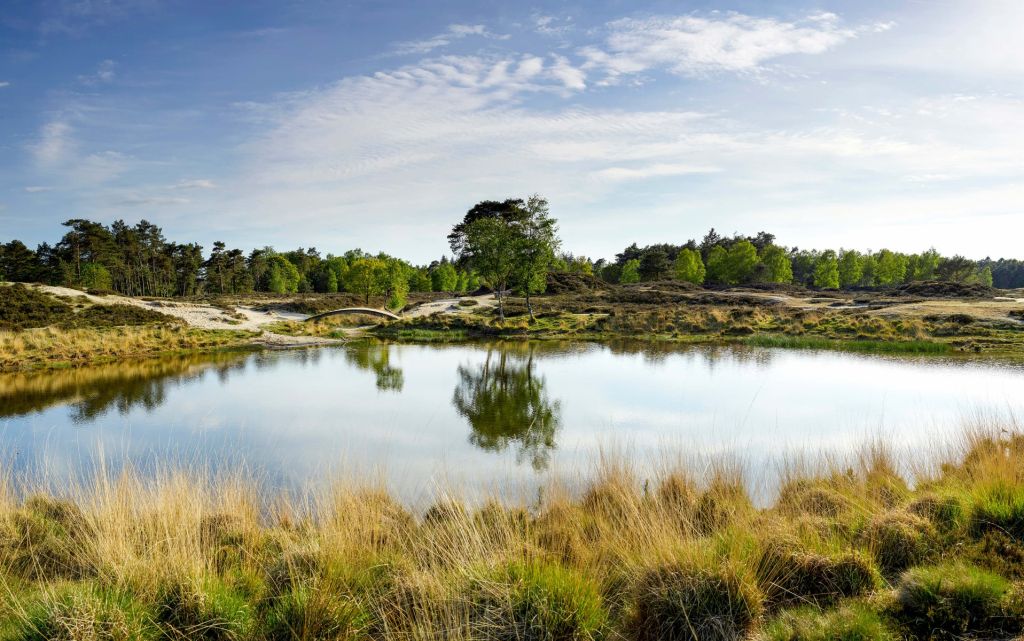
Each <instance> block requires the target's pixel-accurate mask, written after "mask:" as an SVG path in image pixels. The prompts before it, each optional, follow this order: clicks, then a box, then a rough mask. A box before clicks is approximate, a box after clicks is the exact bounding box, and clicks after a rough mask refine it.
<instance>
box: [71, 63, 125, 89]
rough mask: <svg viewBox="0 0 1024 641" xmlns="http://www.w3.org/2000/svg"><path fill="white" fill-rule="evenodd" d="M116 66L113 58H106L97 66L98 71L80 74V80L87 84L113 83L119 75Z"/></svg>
mask: <svg viewBox="0 0 1024 641" xmlns="http://www.w3.org/2000/svg"><path fill="white" fill-rule="evenodd" d="M116 67H117V63H116V62H114V61H113V60H104V61H103V62H101V63H100V64H99V65H98V66H97V67H96V71H95V72H94V73H91V74H88V75H83V76H78V82H80V83H82V84H83V85H87V86H95V85H101V84H108V83H111V82H113V81H114V77H115V76H116V75H117V73H116V72H115V71H114V69H115V68H116Z"/></svg>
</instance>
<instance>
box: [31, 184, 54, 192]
mask: <svg viewBox="0 0 1024 641" xmlns="http://www.w3.org/2000/svg"><path fill="white" fill-rule="evenodd" d="M52 190H53V187H42V186H39V185H29V186H28V187H25V193H27V194H39V193H42V192H45V191H52Z"/></svg>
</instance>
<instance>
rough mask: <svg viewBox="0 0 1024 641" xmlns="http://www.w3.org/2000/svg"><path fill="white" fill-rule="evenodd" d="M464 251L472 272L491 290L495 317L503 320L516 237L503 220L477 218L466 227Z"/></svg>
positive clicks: (505, 220)
mask: <svg viewBox="0 0 1024 641" xmlns="http://www.w3.org/2000/svg"><path fill="white" fill-rule="evenodd" d="M464 236H465V238H464V240H463V251H464V252H465V254H464V255H463V256H460V259H462V258H468V260H469V262H470V264H471V265H472V266H473V269H474V270H476V271H477V272H478V273H479V274H480V276H481V277H483V279H484V280H485V281H487V283H488V284H489V285H490V286H491V288H492V289H493V290H494V295H495V297H496V298H497V299H498V316H499V317H500V318H501V320H503V321H504V320H505V290H506V289H507V288H508V283H509V280H511V278H512V274H513V270H514V269H515V260H516V249H517V248H516V242H517V235H516V233H515V231H514V230H513V228H512V225H511V224H510V223H509V221H508V220H507V219H504V218H491V217H488V218H479V219H477V220H475V221H474V222H472V223H470V224H469V225H467V226H466V228H465V232H464Z"/></svg>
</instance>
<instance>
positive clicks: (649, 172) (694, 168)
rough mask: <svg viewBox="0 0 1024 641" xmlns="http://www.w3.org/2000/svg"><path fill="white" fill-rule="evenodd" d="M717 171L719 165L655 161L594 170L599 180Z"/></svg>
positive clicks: (719, 169)
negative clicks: (638, 165)
mask: <svg viewBox="0 0 1024 641" xmlns="http://www.w3.org/2000/svg"><path fill="white" fill-rule="evenodd" d="M719 171H721V168H719V167H711V166H706V165H705V166H701V165H686V164H672V163H655V164H652V165H644V166H640V167H608V168H607V169H602V170H600V171H598V172H596V174H595V177H596V178H598V179H600V180H612V181H624V180H646V179H648V178H664V177H666V176H686V175H692V174H713V173H716V172H719Z"/></svg>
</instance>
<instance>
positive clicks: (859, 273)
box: [838, 249, 864, 288]
mask: <svg viewBox="0 0 1024 641" xmlns="http://www.w3.org/2000/svg"><path fill="white" fill-rule="evenodd" d="M838 268H839V286H840V287H842V288H848V287H854V286H856V285H859V284H860V282H861V279H862V278H863V277H864V264H863V262H862V257H861V255H860V252H858V251H856V250H853V249H846V250H841V251H840V252H839V267H838Z"/></svg>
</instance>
